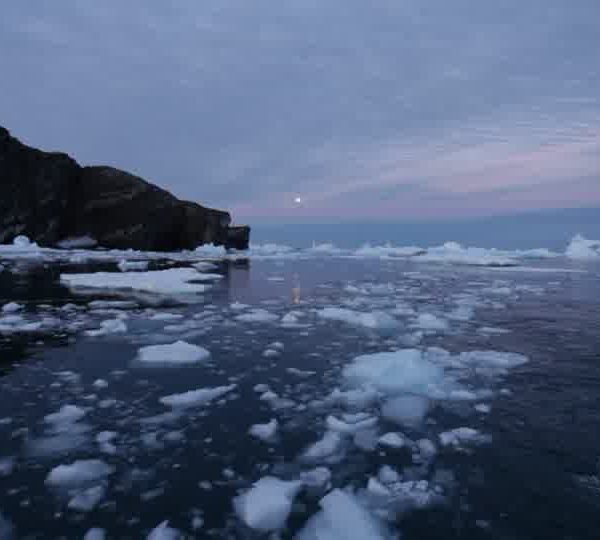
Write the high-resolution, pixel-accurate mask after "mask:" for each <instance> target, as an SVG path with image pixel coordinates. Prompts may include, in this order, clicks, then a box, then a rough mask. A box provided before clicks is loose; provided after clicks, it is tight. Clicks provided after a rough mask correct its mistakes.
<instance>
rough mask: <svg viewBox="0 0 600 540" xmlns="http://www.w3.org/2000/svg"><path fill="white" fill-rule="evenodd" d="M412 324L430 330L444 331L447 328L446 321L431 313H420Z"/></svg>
mask: <svg viewBox="0 0 600 540" xmlns="http://www.w3.org/2000/svg"><path fill="white" fill-rule="evenodd" d="M413 326H414V327H415V328H419V329H421V330H426V331H431V332H444V331H445V330H448V322H447V321H445V320H444V319H441V318H440V317H437V316H436V315H433V314H432V313H421V314H420V315H419V316H418V317H417V319H416V320H415V322H414V324H413Z"/></svg>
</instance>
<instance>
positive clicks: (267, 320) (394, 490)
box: [0, 242, 600, 539]
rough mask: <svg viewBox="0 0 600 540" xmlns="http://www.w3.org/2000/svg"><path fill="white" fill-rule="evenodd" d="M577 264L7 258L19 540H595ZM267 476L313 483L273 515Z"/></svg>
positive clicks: (0, 281) (588, 371)
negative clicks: (263, 487)
mask: <svg viewBox="0 0 600 540" xmlns="http://www.w3.org/2000/svg"><path fill="white" fill-rule="evenodd" d="M407 243H408V242H407ZM412 243H413V242H410V244H412ZM414 243H416V242H414ZM577 245H578V246H579V249H573V250H572V251H571V252H570V253H571V254H572V255H582V253H583V254H584V255H585V254H587V255H589V257H586V258H583V257H581V258H570V257H566V256H564V255H563V254H562V253H563V251H564V248H563V251H561V253H557V254H552V253H546V252H544V253H540V252H536V253H527V252H499V251H497V250H494V251H489V250H480V251H468V250H463V249H461V248H459V247H457V246H454V245H450V246H446V248H443V249H441V250H437V251H436V250H429V251H428V252H426V253H419V254H408V253H404V252H401V251H393V250H391V251H390V250H387V251H386V250H380V251H376V250H375V251H371V252H370V251H364V250H363V251H340V250H339V249H338V248H336V247H334V246H324V247H323V246H321V248H317V249H308V250H296V249H292V248H288V247H285V246H262V247H260V246H258V247H255V248H254V249H253V250H251V251H250V252H249V253H248V254H247V255H235V256H231V255H226V254H224V253H221V252H219V251H218V250H213V251H211V250H204V251H199V252H197V253H187V254H171V255H159V254H141V253H131V252H130V253H116V252H84V251H74V252H68V251H63V252H58V251H52V250H39V249H37V248H35V246H31V245H23V246H21V247H19V248H17V247H14V248H13V249H4V250H0V265H2V270H1V271H0V309H1V310H2V313H0V360H1V364H0V369H1V370H2V376H0V396H2V397H1V399H0V516H1V518H0V538H5V537H6V538H11V537H14V538H83V537H84V535H85V534H86V532H88V531H90V530H91V529H93V528H99V529H102V530H103V531H104V533H105V534H106V537H107V538H144V537H146V535H148V534H150V532H151V531H152V530H153V529H154V528H155V527H157V526H159V524H161V523H163V522H165V521H168V526H169V527H170V528H171V529H172V530H170V533H172V536H167V533H168V532H169V531H165V530H163V531H162V534H163V535H165V536H159V532H158V531H155V533H154V534H155V536H154V537H153V538H263V537H264V538H268V537H270V536H269V534H270V531H265V530H264V529H273V528H275V529H277V533H278V534H279V535H280V536H278V537H280V538H295V537H299V538H316V537H317V536H314V534H315V530H316V531H317V533H318V534H321V536H319V538H341V537H347V538H350V536H347V535H348V534H350V533H351V532H352V531H351V530H350V531H346V532H345V533H340V532H339V531H340V530H343V526H344V524H345V522H346V521H347V520H350V519H353V520H358V522H357V521H355V522H354V524H353V527H355V530H360V528H361V527H362V528H364V530H367V531H370V532H369V535H370V537H372V538H393V537H397V535H399V534H401V535H402V538H405V539H423V538H431V539H448V538H468V539H538V538H539V539H566V538H570V539H592V538H594V539H595V538H597V537H598V524H599V518H598V516H599V515H600V513H599V512H600V478H599V474H600V470H599V458H600V363H599V359H600V356H599V354H600V353H599V351H600V256H598V257H596V256H595V253H596V251H595V250H596V249H598V248H597V244H593V243H591V244H585V246H587V247H585V246H583V244H581V243H580V244H577ZM583 247H585V249H583ZM586 250H587V251H586ZM125 259H127V260H130V261H132V260H135V261H137V262H138V263H139V262H140V261H141V262H144V263H147V265H148V268H147V269H146V270H142V271H131V272H121V271H120V270H119V267H118V263H119V262H120V261H122V260H125ZM194 265H195V266H194ZM131 266H135V265H130V267H131ZM138 266H139V265H138ZM121 268H126V266H125V265H122V264H121ZM186 268H187V269H188V270H184V271H183V272H184V273H185V272H192V273H197V275H196V276H193V277H192V278H191V279H192V280H193V282H192V283H191V285H192V287H196V288H197V290H196V291H193V292H190V291H189V290H187V287H188V286H189V285H190V283H189V279H190V278H189V276H187V274H185V276H187V277H182V276H183V275H184V274H181V273H178V272H179V270H180V269H186ZM154 271H164V273H162V274H161V276H162V277H161V278H160V281H159V279H158V278H157V277H156V274H152V272H154ZM98 272H104V273H98ZM74 274H75V275H78V276H79V278H77V279H75V278H71V279H70V280H69V279H68V277H66V276H69V275H71V276H72V275H74ZM123 276H125V278H127V279H129V278H130V277H131V280H130V285H128V286H126V287H125V286H122V288H120V289H118V290H117V289H115V285H114V283H116V280H117V279H119V280H123V279H125V278H124V277H123ZM75 282H77V283H78V284H79V285H78V286H77V287H74V286H73V285H72V284H73V283H75ZM67 283H71V285H70V286H67ZM159 284H160V285H161V287H160V288H159ZM106 321H108V322H106ZM181 342H184V343H186V344H188V345H187V348H186V346H185V345H182V343H181ZM173 344H175V345H173ZM154 345H168V346H169V347H167V348H164V349H161V350H159V352H158V353H157V352H156V351H157V349H154V352H155V355H154V356H155V358H154V359H155V360H160V362H158V363H151V362H147V361H146V362H144V358H145V359H146V360H148V357H149V356H150V355H149V354H148V353H146V355H144V351H146V352H147V351H149V349H145V348H146V347H151V346H154ZM192 346H196V347H201V348H202V349H197V348H195V347H192ZM204 350H206V351H208V352H209V356H208V358H206V353H205V352H204ZM156 356H158V357H159V358H156ZM184 360H187V361H188V363H186V364H184V363H182V362H183V361H184ZM194 360H197V362H196V363H192V362H193V361H194ZM197 390H201V392H196V393H195V394H189V393H188V392H190V391H191V392H194V391H197ZM204 390H206V392H203V391H204ZM173 396H177V397H176V398H175V399H173ZM211 397H212V399H211ZM164 398H167V399H164ZM184 401H187V403H186V406H183V405H182V403H183V402H184ZM177 403H178V404H177ZM273 420H276V422H277V423H276V425H277V429H276V430H275V433H272V434H270V433H266V435H267V436H265V437H263V438H259V437H257V436H255V435H253V434H252V433H251V428H252V426H255V425H260V424H262V425H266V424H267V423H269V422H272V421H273ZM259 431H260V430H259ZM266 431H269V430H268V429H266V428H265V429H263V430H262V433H263V434H264V433H265V432H266ZM255 432H256V430H255ZM389 434H395V435H394V436H390V435H389ZM268 435H271V436H268ZM390 440H391V441H392V442H394V443H396V444H395V445H394V444H392V445H390V443H389V442H387V441H390ZM318 441H321V442H320V444H316V445H315V443H318ZM398 441H401V442H400V443H398ZM74 464H75V466H74ZM311 471H312V472H311ZM307 473H310V474H309V475H308V476H307ZM264 477H275V478H277V479H279V480H282V481H289V482H294V481H298V480H301V481H302V484H298V485H296V484H293V486H294V488H293V489H291V488H290V490H289V491H286V490H285V489H284V490H281V489H280V490H279V491H278V490H277V489H275V490H268V491H267V492H264V491H263V492H262V493H258V495H257V496H256V498H255V497H254V495H255V493H256V492H253V491H252V490H251V488H252V486H253V484H254V483H255V482H257V481H259V480H260V479H261V478H264ZM290 485H291V484H290ZM286 486H287V484H286ZM336 489H339V490H342V493H343V494H344V496H345V497H346V498H347V499H348V500H349V501H350V503H351V506H350V507H348V506H345V507H344V506H337V505H332V506H333V509H331V508H330V510H329V514H325V515H324V514H319V512H321V505H322V504H325V503H322V501H323V498H324V497H327V494H328V493H331V492H332V490H336ZM284 492H285V493H284ZM292 492H293V493H292ZM286 493H287V494H286ZM336 493H337V492H336ZM240 496H241V498H239V497H240ZM350 503H349V504H350ZM352 505H356V506H355V507H354V506H352ZM348 508H351V509H352V508H356V509H360V512H359V511H358V510H357V511H356V512H355V511H352V512H349V511H348ZM315 516H321V517H317V518H315ZM327 520H329V522H330V523H333V525H331V527H329V528H328V526H327V525H326V524H327V523H328V521H327ZM324 523H325V525H324ZM275 525H276V526H275ZM311 527H312V528H311ZM332 527H333V529H332ZM335 527H340V528H338V529H337V531H338V532H337V533H335V532H332V530H335ZM327 534H329V536H327ZM311 535H312V536H311Z"/></svg>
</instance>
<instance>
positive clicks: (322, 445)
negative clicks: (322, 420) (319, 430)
mask: <svg viewBox="0 0 600 540" xmlns="http://www.w3.org/2000/svg"><path fill="white" fill-rule="evenodd" d="M343 442H344V438H343V436H342V435H341V434H340V433H338V432H337V431H326V432H325V434H324V435H323V437H322V438H321V439H319V440H318V441H317V442H315V443H313V444H312V445H310V446H309V447H308V448H307V449H306V450H305V451H304V452H303V454H302V456H301V458H302V459H303V460H305V461H325V460H327V459H328V458H331V457H332V456H335V454H337V453H338V452H339V450H340V448H341V446H342V444H343Z"/></svg>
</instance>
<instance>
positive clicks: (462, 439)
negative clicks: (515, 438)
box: [440, 427, 490, 447]
mask: <svg viewBox="0 0 600 540" xmlns="http://www.w3.org/2000/svg"><path fill="white" fill-rule="evenodd" d="M489 439H490V438H489V436H487V435H483V434H482V433H480V432H479V431H477V430H476V429H473V428H469V427H460V428H455V429H452V430H450V431H444V432H443V433H440V443H441V445H442V446H454V447H458V446H464V445H465V444H482V443H486V442H489Z"/></svg>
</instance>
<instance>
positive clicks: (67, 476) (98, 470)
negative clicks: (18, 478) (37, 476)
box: [46, 459, 115, 489]
mask: <svg viewBox="0 0 600 540" xmlns="http://www.w3.org/2000/svg"><path fill="white" fill-rule="evenodd" d="M114 471H115V468H114V467H112V466H111V465H108V464H107V463H105V462H104V461H102V460H99V459H84V460H79V461H74V462H73V463H70V464H68V465H58V466H57V467H55V468H54V469H52V470H51V471H50V472H49V473H48V476H47V477H46V484H47V485H49V486H52V487H58V488H65V489H72V488H79V487H84V486H86V485H87V484H90V483H93V482H98V481H100V480H104V479H105V478H106V477H108V476H110V475H111V474H112V473H113V472H114Z"/></svg>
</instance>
